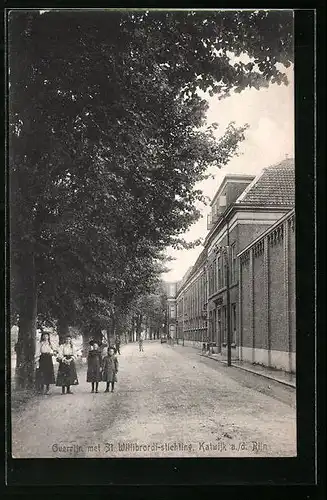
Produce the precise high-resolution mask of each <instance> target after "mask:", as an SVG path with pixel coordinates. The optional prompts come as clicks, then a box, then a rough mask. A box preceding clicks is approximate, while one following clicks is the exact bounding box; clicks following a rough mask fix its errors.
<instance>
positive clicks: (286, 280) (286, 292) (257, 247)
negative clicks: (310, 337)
mask: <svg viewBox="0 0 327 500" xmlns="http://www.w3.org/2000/svg"><path fill="white" fill-rule="evenodd" d="M240 278H241V286H240V307H241V311H240V322H241V331H240V340H241V348H240V358H241V359H242V360H244V361H250V362H254V363H259V364H262V365H266V366H270V367H273V368H277V369H282V370H285V371H290V372H294V371H295V351H296V342H295V335H296V325H295V295H296V292H295V236H294V212H293V211H292V212H290V213H289V214H287V215H286V216H284V217H282V218H281V220H280V221H279V222H278V223H277V224H275V225H274V226H273V227H272V228H271V229H270V230H269V231H267V232H266V233H265V234H264V235H262V238H259V239H258V240H257V241H256V242H254V243H253V245H251V246H250V247H248V248H247V249H246V250H245V251H244V252H243V253H241V255H240Z"/></svg>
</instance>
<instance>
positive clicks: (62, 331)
mask: <svg viewBox="0 0 327 500" xmlns="http://www.w3.org/2000/svg"><path fill="white" fill-rule="evenodd" d="M57 332H58V336H59V344H63V343H64V341H65V337H66V335H68V333H69V322H68V319H67V318H66V317H65V316H61V317H60V318H58V325H57Z"/></svg>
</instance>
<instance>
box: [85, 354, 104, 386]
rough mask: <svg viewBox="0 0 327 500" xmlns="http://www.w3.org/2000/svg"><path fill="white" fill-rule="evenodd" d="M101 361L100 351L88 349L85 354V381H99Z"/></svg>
mask: <svg viewBox="0 0 327 500" xmlns="http://www.w3.org/2000/svg"><path fill="white" fill-rule="evenodd" d="M101 361H102V356H101V352H100V351H89V354H88V356H87V375H86V382H100V381H101V364H102V363H101Z"/></svg>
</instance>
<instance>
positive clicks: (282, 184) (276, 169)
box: [236, 159, 295, 207]
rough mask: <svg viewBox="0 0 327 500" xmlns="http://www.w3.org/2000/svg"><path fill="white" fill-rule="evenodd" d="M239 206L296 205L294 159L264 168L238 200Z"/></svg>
mask: <svg viewBox="0 0 327 500" xmlns="http://www.w3.org/2000/svg"><path fill="white" fill-rule="evenodd" d="M236 204H237V205H256V206H259V205H260V206H262V205H264V206H276V205H281V206H290V207H293V206H294V204H295V171H294V159H286V160H284V161H282V162H281V163H278V164H277V165H272V166H270V167H267V168H264V169H263V171H262V173H261V174H260V175H259V176H257V177H256V178H255V179H254V180H253V182H252V183H251V184H249V186H248V187H247V188H246V190H245V191H244V192H243V193H242V195H241V196H240V197H239V198H238V200H236Z"/></svg>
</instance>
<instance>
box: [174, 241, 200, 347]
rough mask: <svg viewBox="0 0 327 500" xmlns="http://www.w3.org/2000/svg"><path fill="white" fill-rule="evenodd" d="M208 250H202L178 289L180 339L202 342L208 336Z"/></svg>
mask: <svg viewBox="0 0 327 500" xmlns="http://www.w3.org/2000/svg"><path fill="white" fill-rule="evenodd" d="M206 257H207V252H206V249H204V250H202V252H201V254H200V255H199V257H198V259H197V261H196V262H195V264H194V266H193V267H192V268H191V269H190V270H189V271H188V273H187V275H186V279H185V277H184V279H183V280H182V282H181V283H180V285H179V287H178V290H177V297H176V303H177V334H178V340H180V339H181V340H183V341H185V340H186V341H192V342H193V343H201V342H203V341H204V339H205V338H206V337H207V317H206V316H207V313H206V307H207V280H206V272H205V262H206Z"/></svg>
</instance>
